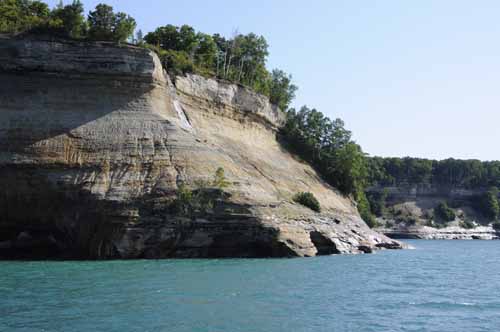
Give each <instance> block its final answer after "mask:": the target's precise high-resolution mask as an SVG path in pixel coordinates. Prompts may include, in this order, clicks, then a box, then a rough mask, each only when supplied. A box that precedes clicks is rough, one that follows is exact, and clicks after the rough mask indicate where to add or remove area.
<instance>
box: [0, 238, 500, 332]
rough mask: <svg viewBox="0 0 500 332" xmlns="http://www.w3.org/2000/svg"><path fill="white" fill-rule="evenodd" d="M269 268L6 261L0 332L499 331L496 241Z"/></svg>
mask: <svg viewBox="0 0 500 332" xmlns="http://www.w3.org/2000/svg"><path fill="white" fill-rule="evenodd" d="M411 243H412V244H413V246H414V247H416V250H406V251H383V252H380V253H377V254H376V255H363V256H329V257H318V258H310V259H291V260H290V259H283V260H279V259H270V260H240V259H235V260H165V261H145V260H139V261H113V262H22V263H20V262H0V270H1V271H2V272H1V273H0V331H4V330H5V331H13V330H21V331H86V330H105V331H179V332H187V331H189V332H191V331H219V332H229V331H231V332H237V331H244V332H251V331H266V332H272V331H298V332H302V331H314V332H316V331H336V332H338V331H340V332H342V331H356V332H365V331H366V332H368V331H370V332H371V331H395V332H396V331H397V332H399V331H426V332H428V331H436V332H438V331H439V332H442V331H453V332H461V331H464V332H465V331H467V332H474V331H496V330H497V328H498V326H500V301H499V300H498V299H497V297H498V289H500V278H498V276H499V275H500V260H499V259H498V257H500V241H484V242H474V243H472V242H471V241H468V242H467V241H411Z"/></svg>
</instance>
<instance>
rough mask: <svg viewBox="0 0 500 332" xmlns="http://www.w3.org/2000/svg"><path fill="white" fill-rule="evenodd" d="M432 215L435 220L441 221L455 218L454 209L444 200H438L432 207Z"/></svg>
mask: <svg viewBox="0 0 500 332" xmlns="http://www.w3.org/2000/svg"><path fill="white" fill-rule="evenodd" d="M434 216H435V217H436V218H437V221H441V222H449V221H453V220H455V218H456V215H455V211H453V209H452V208H450V207H449V206H448V204H447V203H446V202H440V203H439V204H438V205H437V206H436V207H435V208H434Z"/></svg>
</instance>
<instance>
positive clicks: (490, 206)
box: [481, 187, 500, 221]
mask: <svg viewBox="0 0 500 332" xmlns="http://www.w3.org/2000/svg"><path fill="white" fill-rule="evenodd" d="M481 203H482V204H481V205H482V211H483V214H484V215H485V216H486V217H487V218H489V219H490V220H492V221H496V220H498V216H499V214H500V206H499V203H498V188H497V187H491V188H490V189H489V190H488V191H487V192H486V193H484V195H483V197H482V199H481Z"/></svg>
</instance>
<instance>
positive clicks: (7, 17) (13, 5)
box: [0, 0, 136, 42]
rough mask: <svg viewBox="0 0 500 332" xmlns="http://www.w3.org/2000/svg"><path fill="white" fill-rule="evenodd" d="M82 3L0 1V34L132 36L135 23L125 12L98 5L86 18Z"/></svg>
mask: <svg viewBox="0 0 500 332" xmlns="http://www.w3.org/2000/svg"><path fill="white" fill-rule="evenodd" d="M83 12H84V9H83V5H82V3H81V2H80V1H79V0H74V1H73V2H72V3H71V4H70V5H64V4H63V2H62V1H61V2H59V4H58V5H57V6H56V7H55V8H53V9H52V10H51V9H49V7H48V5H47V4H46V3H44V2H42V1H33V0H0V33H14V34H15V33H21V32H32V33H41V34H50V35H54V36H58V37H64V38H73V39H88V40H102V41H115V42H125V41H127V40H129V38H130V37H131V36H132V35H133V33H134V30H135V27H136V22H135V20H134V19H133V18H132V17H130V16H129V15H127V14H125V13H122V12H119V13H114V12H113V7H111V6H108V5H105V4H99V5H97V6H96V8H95V10H94V11H91V12H90V13H89V15H88V17H87V18H85V17H84V15H83Z"/></svg>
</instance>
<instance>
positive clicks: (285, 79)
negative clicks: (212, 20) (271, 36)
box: [144, 24, 297, 110]
mask: <svg viewBox="0 0 500 332" xmlns="http://www.w3.org/2000/svg"><path fill="white" fill-rule="evenodd" d="M144 41H145V42H146V43H148V44H149V45H150V46H149V47H151V48H153V49H154V50H155V51H156V52H157V53H158V55H159V56H160V58H161V59H162V62H163V63H164V64H165V66H166V68H167V70H168V71H169V72H170V73H172V74H173V75H180V74H185V73H197V74H200V75H204V76H208V77H216V78H220V79H225V80H228V81H230V82H234V83H239V84H243V85H245V86H248V87H250V88H252V89H253V90H254V91H256V92H258V93H261V94H263V95H266V96H268V97H269V99H270V101H271V103H273V104H275V105H277V106H279V107H280V108H281V109H282V110H286V109H287V108H288V106H289V105H290V102H291V101H292V100H293V98H294V97H295V92H296V90H297V87H296V86H295V85H294V84H292V78H291V76H290V75H288V74H286V73H285V72H284V71H282V70H279V69H275V70H273V71H271V72H269V71H268V70H267V69H266V62H267V56H268V55H269V51H268V47H269V46H268V44H267V41H266V39H265V38H264V37H262V36H258V35H256V34H254V33H249V34H246V35H243V34H239V33H235V34H234V36H233V37H232V38H230V39H226V38H225V37H222V36H221V35H219V34H214V35H208V34H206V33H203V32H196V31H195V30H194V28H193V27H191V26H189V25H183V26H180V27H177V26H174V25H170V24H169V25H166V26H162V27H159V28H157V29H156V30H155V31H153V32H150V33H148V34H146V36H144Z"/></svg>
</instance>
